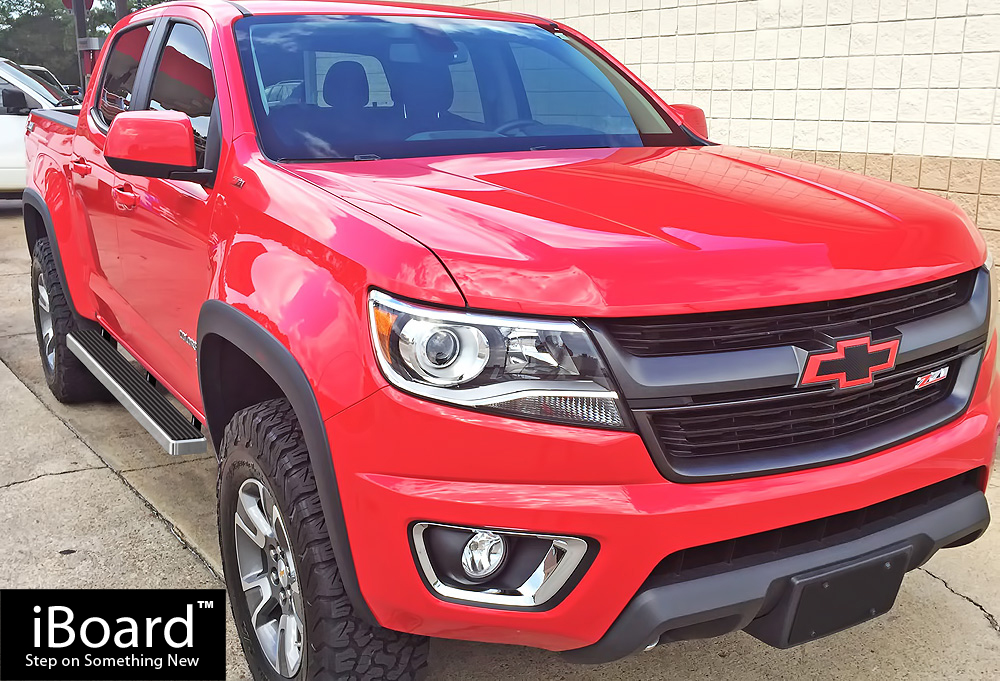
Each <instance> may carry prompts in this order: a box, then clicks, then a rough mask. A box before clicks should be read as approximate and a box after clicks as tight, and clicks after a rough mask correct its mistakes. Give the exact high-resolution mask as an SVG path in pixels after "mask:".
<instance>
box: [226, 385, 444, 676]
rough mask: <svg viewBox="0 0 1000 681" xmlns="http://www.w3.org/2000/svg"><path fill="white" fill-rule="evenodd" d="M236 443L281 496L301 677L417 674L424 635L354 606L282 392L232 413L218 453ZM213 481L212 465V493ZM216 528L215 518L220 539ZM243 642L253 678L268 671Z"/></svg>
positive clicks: (425, 646) (424, 652)
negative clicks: (296, 595) (299, 602)
mask: <svg viewBox="0 0 1000 681" xmlns="http://www.w3.org/2000/svg"><path fill="white" fill-rule="evenodd" d="M239 446H242V447H246V448H247V449H248V450H249V451H250V452H252V453H253V455H254V457H255V460H256V461H257V463H258V464H259V465H260V467H261V468H262V469H263V470H264V472H265V473H266V474H267V476H268V477H269V478H270V480H271V481H273V483H274V484H276V485H277V486H278V487H279V488H280V490H275V492H276V493H277V494H278V495H279V498H280V499H283V500H284V509H285V511H286V513H287V516H288V526H287V527H286V530H287V531H288V532H289V533H290V535H291V536H292V543H293V545H294V547H295V551H296V555H295V560H296V563H297V565H298V570H299V576H300V583H301V588H302V596H303V600H304V602H305V607H306V614H307V616H306V629H307V632H306V641H307V644H308V646H309V649H310V650H309V653H308V655H307V658H308V664H307V669H306V675H305V678H306V679H310V680H313V679H317V680H318V679H345V680H350V681H368V680H370V679H389V680H391V681H409V680H411V679H420V678H423V674H424V673H425V672H426V667H427V660H428V653H429V647H430V643H429V641H428V639H427V638H425V637H422V636H414V635H412V634H404V633H400V632H396V631H391V630H388V629H383V628H381V627H378V626H373V625H371V624H369V623H368V622H366V621H365V620H362V619H361V618H359V617H358V616H357V615H355V614H354V608H353V607H352V605H351V601H350V598H349V597H348V595H347V592H346V591H345V590H344V585H343V582H342V581H341V579H340V571H339V569H338V567H337V562H336V559H335V558H334V554H333V547H332V546H331V545H330V539H329V534H328V532H327V529H326V521H325V519H324V516H323V510H322V508H321V505H320V500H319V495H318V493H317V490H316V480H315V478H314V477H313V474H312V468H311V465H310V462H309V452H308V450H307V449H306V444H305V437H304V435H303V433H302V429H301V428H300V427H299V423H298V420H297V419H296V417H295V413H294V411H293V410H292V407H291V404H290V403H289V402H288V401H287V400H285V399H276V400H269V401H267V402H261V403H260V404H257V405H254V406H252V407H248V408H246V409H244V410H242V411H240V412H239V413H237V414H236V415H235V416H234V417H233V419H232V420H231V421H230V423H229V425H228V426H227V427H226V430H225V433H224V435H223V440H222V446H221V448H220V451H221V454H220V456H221V457H222V458H223V459H224V458H225V457H226V455H227V453H228V452H230V451H232V450H233V449H234V448H235V447H239ZM221 470H222V469H221V467H220V471H221ZM221 485H222V475H221V473H220V476H219V492H220V498H221ZM221 531H222V530H221V523H220V541H221ZM235 597H239V596H235ZM242 639H243V636H242V632H241V640H242ZM244 650H245V651H246V652H247V655H246V657H247V661H248V663H249V664H250V665H251V672H252V673H253V675H254V678H255V679H258V680H263V679H269V678H271V676H270V675H268V674H265V671H266V670H269V669H270V668H269V666H268V663H267V661H266V660H257V659H255V658H256V656H255V655H253V654H251V653H250V651H249V650H247V643H246V642H245V641H244ZM262 665H264V666H267V669H266V670H265V668H264V667H262ZM272 673H273V672H272Z"/></svg>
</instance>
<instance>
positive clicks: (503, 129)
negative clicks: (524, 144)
mask: <svg viewBox="0 0 1000 681" xmlns="http://www.w3.org/2000/svg"><path fill="white" fill-rule="evenodd" d="M536 124H537V122H536V121H533V120H531V119H530V118H518V119H517V120H515V121H508V122H507V123H503V124H501V125H498V126H497V127H495V128H493V132H495V133H497V134H498V135H506V134H507V133H508V132H513V131H514V130H517V129H518V128H523V127H525V126H526V125H536Z"/></svg>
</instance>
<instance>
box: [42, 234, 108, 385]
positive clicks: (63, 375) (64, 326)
mask: <svg viewBox="0 0 1000 681" xmlns="http://www.w3.org/2000/svg"><path fill="white" fill-rule="evenodd" d="M31 306H32V308H33V310H34V316H35V337H36V339H37V340H38V353H39V355H40V357H41V360H42V371H43V373H44V374H45V383H46V384H47V385H48V386H49V390H51V391H52V394H53V395H55V398H56V399H57V400H59V401H60V402H63V403H65V404H74V403H79V402H92V401H95V400H107V399H109V398H110V397H111V395H110V393H108V391H107V389H106V388H105V387H104V386H103V385H101V382H100V381H98V380H97V378H96V377H95V376H94V375H93V374H92V373H90V370H89V369H87V367H85V366H84V365H83V362H81V361H80V359H79V358H78V357H77V356H76V355H74V354H73V353H72V351H70V349H69V347H67V346H66V334H68V333H69V332H71V331H73V330H74V329H75V328H76V320H75V319H74V317H73V311H72V310H71V309H70V307H69V303H68V302H67V301H66V294H65V293H64V291H63V282H62V281H61V280H60V279H59V270H57V269H56V261H55V258H54V257H53V255H52V246H51V244H49V240H48V239H39V240H38V241H36V242H35V248H34V250H33V251H32V254H31Z"/></svg>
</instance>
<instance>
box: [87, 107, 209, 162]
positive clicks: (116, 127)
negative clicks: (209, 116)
mask: <svg viewBox="0 0 1000 681" xmlns="http://www.w3.org/2000/svg"><path fill="white" fill-rule="evenodd" d="M104 155H105V156H106V157H110V158H127V159H130V160H133V161H138V162H140V163H156V164H160V165H168V166H179V167H182V168H191V169H194V168H195V167H196V161H195V151H194V133H193V131H192V128H191V119H190V118H188V117H187V116H186V115H185V114H182V113H180V112H179V111H126V112H124V113H121V114H118V115H117V116H115V120H114V121H112V123H111V128H110V129H109V130H108V139H107V143H106V144H105V145H104Z"/></svg>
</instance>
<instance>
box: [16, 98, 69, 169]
mask: <svg viewBox="0 0 1000 681" xmlns="http://www.w3.org/2000/svg"><path fill="white" fill-rule="evenodd" d="M79 119H80V107H60V108H56V109H35V110H34V111H32V112H31V118H29V119H28V133H27V137H26V138H25V151H26V152H27V156H28V163H29V167H30V165H31V161H32V160H34V158H35V156H36V155H37V154H38V153H40V152H41V150H42V148H44V149H45V150H46V152H45V153H48V154H50V155H51V156H52V157H53V158H55V159H56V160H57V162H59V163H62V162H65V161H66V160H67V159H68V158H69V156H70V155H71V154H72V152H73V136H74V135H76V125H77V122H78V121H79Z"/></svg>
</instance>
